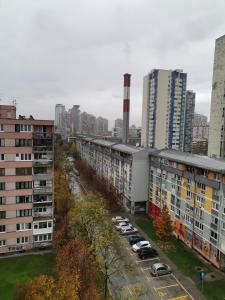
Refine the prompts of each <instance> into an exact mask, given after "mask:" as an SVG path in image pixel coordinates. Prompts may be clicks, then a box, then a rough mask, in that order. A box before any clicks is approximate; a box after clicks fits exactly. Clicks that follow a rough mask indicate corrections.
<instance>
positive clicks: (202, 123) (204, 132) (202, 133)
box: [193, 113, 209, 140]
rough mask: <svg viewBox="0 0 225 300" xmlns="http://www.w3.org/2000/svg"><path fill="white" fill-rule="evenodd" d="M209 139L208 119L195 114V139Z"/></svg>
mask: <svg viewBox="0 0 225 300" xmlns="http://www.w3.org/2000/svg"><path fill="white" fill-rule="evenodd" d="M208 138H209V123H208V118H207V117H206V116H204V115H201V114H197V113H195V114H194V120H193V139H200V140H204V139H207V140H208Z"/></svg>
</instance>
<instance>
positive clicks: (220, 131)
mask: <svg viewBox="0 0 225 300" xmlns="http://www.w3.org/2000/svg"><path fill="white" fill-rule="evenodd" d="M224 81H225V35H223V36H221V37H220V38H218V39H217V40H216V45H215V54H214V66H213V82H212V97H211V111H210V125H209V147H208V155H209V156H216V157H222V158H224V157H225V85H224Z"/></svg>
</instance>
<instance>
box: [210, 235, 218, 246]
mask: <svg viewBox="0 0 225 300" xmlns="http://www.w3.org/2000/svg"><path fill="white" fill-rule="evenodd" d="M210 242H211V243H212V244H213V245H215V246H217V243H218V242H217V240H215V239H214V238H213V237H211V236H210Z"/></svg>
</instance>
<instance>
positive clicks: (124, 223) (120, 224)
mask: <svg viewBox="0 0 225 300" xmlns="http://www.w3.org/2000/svg"><path fill="white" fill-rule="evenodd" d="M122 227H132V224H130V223H128V222H120V223H119V224H118V225H116V229H117V230H120V229H121V228H122Z"/></svg>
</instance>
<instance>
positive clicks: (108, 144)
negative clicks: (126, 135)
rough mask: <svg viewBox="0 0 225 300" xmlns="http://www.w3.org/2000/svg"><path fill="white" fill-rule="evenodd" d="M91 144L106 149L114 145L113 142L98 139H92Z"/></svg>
mask: <svg viewBox="0 0 225 300" xmlns="http://www.w3.org/2000/svg"><path fill="white" fill-rule="evenodd" d="M92 143H95V144H98V145H101V146H106V147H111V146H112V145H115V144H116V143H115V142H111V141H108V140H100V139H94V140H92Z"/></svg>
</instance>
